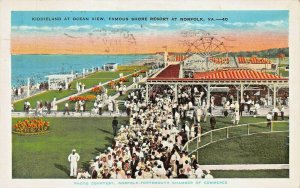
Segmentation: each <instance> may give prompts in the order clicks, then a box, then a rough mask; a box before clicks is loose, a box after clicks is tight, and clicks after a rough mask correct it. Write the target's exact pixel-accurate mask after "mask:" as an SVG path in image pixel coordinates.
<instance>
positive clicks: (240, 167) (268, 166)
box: [201, 164, 290, 170]
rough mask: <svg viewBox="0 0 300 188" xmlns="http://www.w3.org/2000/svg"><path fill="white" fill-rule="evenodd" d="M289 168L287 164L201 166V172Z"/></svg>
mask: <svg viewBox="0 0 300 188" xmlns="http://www.w3.org/2000/svg"><path fill="white" fill-rule="evenodd" d="M289 168H290V165H289V164H234V165H201V169H203V170H205V169H207V170H282V169H289Z"/></svg>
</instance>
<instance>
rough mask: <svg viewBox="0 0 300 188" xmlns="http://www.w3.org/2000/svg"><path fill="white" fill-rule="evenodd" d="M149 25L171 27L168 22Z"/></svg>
mask: <svg viewBox="0 0 300 188" xmlns="http://www.w3.org/2000/svg"><path fill="white" fill-rule="evenodd" d="M149 25H150V26H152V27H169V24H168V23H150V24H149Z"/></svg>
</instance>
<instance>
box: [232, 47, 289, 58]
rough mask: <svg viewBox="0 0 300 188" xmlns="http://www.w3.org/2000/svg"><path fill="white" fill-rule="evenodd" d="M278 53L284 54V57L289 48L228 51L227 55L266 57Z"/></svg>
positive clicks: (286, 55) (287, 54) (287, 53)
mask: <svg viewBox="0 0 300 188" xmlns="http://www.w3.org/2000/svg"><path fill="white" fill-rule="evenodd" d="M278 54H284V56H285V57H289V48H273V49H268V50H262V51H251V52H247V51H245V52H229V53H228V56H236V57H238V56H244V57H251V56H253V55H254V56H257V57H267V58H274V57H277V56H278Z"/></svg>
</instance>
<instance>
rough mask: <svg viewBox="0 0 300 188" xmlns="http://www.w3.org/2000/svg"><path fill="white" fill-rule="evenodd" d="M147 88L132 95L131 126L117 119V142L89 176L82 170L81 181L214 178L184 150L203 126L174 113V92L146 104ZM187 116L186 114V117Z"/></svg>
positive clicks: (129, 104)
mask: <svg viewBox="0 0 300 188" xmlns="http://www.w3.org/2000/svg"><path fill="white" fill-rule="evenodd" d="M145 92H146V90H145V88H144V87H141V88H140V89H138V90H136V91H134V92H132V93H130V94H129V95H128V100H127V101H126V104H125V107H126V112H127V114H128V115H129V116H130V119H129V123H128V125H125V126H124V125H121V126H120V128H119V130H118V131H117V129H116V126H117V125H118V121H117V119H116V118H114V120H113V123H112V127H113V130H114V134H115V135H116V136H115V138H114V142H113V144H112V146H111V147H108V148H107V149H106V150H105V151H104V152H103V153H100V154H99V155H98V156H96V158H95V160H92V161H91V163H90V169H89V171H88V172H85V171H82V170H81V169H80V170H79V173H78V176H77V178H89V177H91V178H103V179H108V178H113V179H132V178H134V179H151V178H160V179H162V178H213V176H212V175H211V174H210V171H209V170H204V169H202V168H201V165H199V163H198V160H197V159H196V156H195V155H192V156H189V155H188V152H187V151H184V150H183V147H184V145H185V144H186V143H187V141H188V140H189V139H191V138H193V137H195V136H197V134H198V133H199V131H201V130H200V124H193V125H190V123H189V122H187V121H185V122H180V121H181V115H180V113H179V111H178V110H175V111H174V108H173V107H174V106H173V105H174V104H175V103H177V102H176V101H174V99H173V100H172V99H171V95H172V94H170V93H171V91H169V92H168V91H167V92H166V93H164V94H157V96H156V97H155V99H154V100H153V101H151V102H150V103H146V101H145V100H144V96H145ZM182 115H183V114H182Z"/></svg>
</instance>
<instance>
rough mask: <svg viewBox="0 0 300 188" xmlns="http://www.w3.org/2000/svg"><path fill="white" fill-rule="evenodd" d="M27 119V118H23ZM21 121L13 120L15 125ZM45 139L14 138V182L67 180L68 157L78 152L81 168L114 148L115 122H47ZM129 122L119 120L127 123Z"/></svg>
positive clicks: (82, 119) (68, 120) (39, 137)
mask: <svg viewBox="0 0 300 188" xmlns="http://www.w3.org/2000/svg"><path fill="white" fill-rule="evenodd" d="M23 119H24V118H23ZM18 120H21V118H13V119H12V121H13V124H14V123H15V122H16V121H18ZM45 120H47V121H50V126H51V127H50V133H48V134H46V135H31V136H20V135H16V134H13V135H12V153H13V155H12V177H13V178H68V175H69V169H70V166H69V162H68V160H67V157H68V155H69V154H70V153H71V150H72V149H73V148H76V150H77V152H78V153H79V155H80V157H81V159H80V163H79V167H86V166H87V165H88V161H90V160H91V159H93V158H94V157H95V156H96V155H98V154H99V152H103V150H104V149H105V148H106V147H108V146H110V145H111V141H112V138H113V135H112V128H111V122H112V118H45ZM125 121H127V118H119V123H120V124H121V123H124V122H125Z"/></svg>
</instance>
